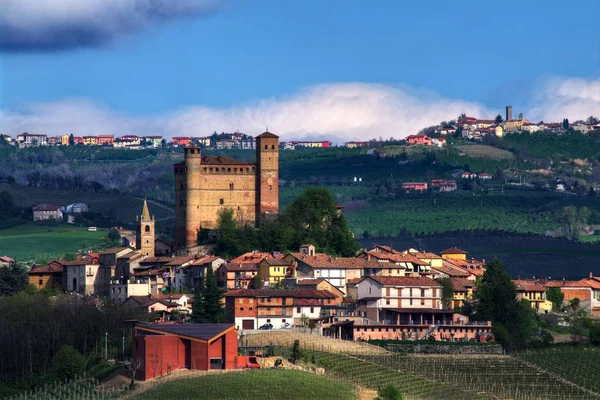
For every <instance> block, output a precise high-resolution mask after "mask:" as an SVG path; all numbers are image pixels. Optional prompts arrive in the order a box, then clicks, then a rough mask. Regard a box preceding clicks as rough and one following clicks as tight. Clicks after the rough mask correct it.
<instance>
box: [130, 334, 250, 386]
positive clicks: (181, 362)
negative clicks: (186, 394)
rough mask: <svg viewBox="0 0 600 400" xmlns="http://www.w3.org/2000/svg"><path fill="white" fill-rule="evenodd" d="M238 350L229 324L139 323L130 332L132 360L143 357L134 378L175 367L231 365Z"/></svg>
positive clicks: (143, 377)
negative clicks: (131, 334) (131, 336)
mask: <svg viewBox="0 0 600 400" xmlns="http://www.w3.org/2000/svg"><path fill="white" fill-rule="evenodd" d="M237 353H238V347H237V331H236V330H235V327H234V326H233V324H180V325H165V324H140V325H137V326H136V327H135V328H134V332H133V358H132V359H133V360H134V361H135V360H137V359H140V360H142V361H143V365H142V367H141V368H140V369H139V370H138V371H137V373H136V379H138V380H141V381H143V380H146V379H152V378H155V377H157V376H161V375H165V374H167V373H169V372H172V371H176V370H178V369H182V368H187V369H197V370H202V371H208V370H209V369H233V368H235V358H236V356H237Z"/></svg>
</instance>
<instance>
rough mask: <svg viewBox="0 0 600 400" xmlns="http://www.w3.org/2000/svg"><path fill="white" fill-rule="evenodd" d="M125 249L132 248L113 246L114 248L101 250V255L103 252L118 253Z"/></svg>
mask: <svg viewBox="0 0 600 400" xmlns="http://www.w3.org/2000/svg"><path fill="white" fill-rule="evenodd" d="M123 250H130V249H129V248H127V247H113V248H110V249H106V250H104V251H101V252H100V255H102V254H117V253H120V252H122V251H123Z"/></svg>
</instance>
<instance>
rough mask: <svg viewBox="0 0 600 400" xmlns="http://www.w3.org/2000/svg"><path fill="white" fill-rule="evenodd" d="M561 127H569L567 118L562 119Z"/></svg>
mask: <svg viewBox="0 0 600 400" xmlns="http://www.w3.org/2000/svg"><path fill="white" fill-rule="evenodd" d="M562 127H563V129H569V119H568V118H565V119H563V121H562Z"/></svg>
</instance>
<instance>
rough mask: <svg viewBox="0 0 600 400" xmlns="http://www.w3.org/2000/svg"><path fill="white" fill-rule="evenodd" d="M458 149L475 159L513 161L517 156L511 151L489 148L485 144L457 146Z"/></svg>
mask: <svg viewBox="0 0 600 400" xmlns="http://www.w3.org/2000/svg"><path fill="white" fill-rule="evenodd" d="M456 149H458V151H460V152H461V153H463V154H465V155H466V156H469V157H473V158H489V159H492V160H512V159H514V158H515V155H514V154H513V153H511V152H510V151H507V150H502V149H498V148H496V147H492V146H487V145H485V144H473V145H468V146H456Z"/></svg>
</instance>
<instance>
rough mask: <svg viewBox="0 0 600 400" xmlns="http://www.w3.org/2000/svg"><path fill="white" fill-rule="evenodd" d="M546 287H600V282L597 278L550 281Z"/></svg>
mask: <svg viewBox="0 0 600 400" xmlns="http://www.w3.org/2000/svg"><path fill="white" fill-rule="evenodd" d="M545 286H546V287H574V288H592V289H600V282H598V281H597V280H595V279H588V278H586V279H580V280H578V281H559V280H556V281H548V282H546V285H545Z"/></svg>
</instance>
